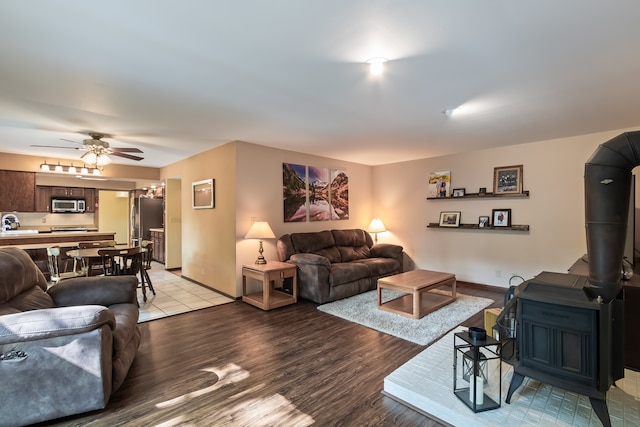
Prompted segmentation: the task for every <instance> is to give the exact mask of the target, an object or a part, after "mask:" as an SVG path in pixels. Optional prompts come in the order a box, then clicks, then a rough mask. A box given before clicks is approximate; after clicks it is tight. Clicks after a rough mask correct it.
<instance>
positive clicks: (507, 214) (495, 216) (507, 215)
mask: <svg viewBox="0 0 640 427" xmlns="http://www.w3.org/2000/svg"><path fill="white" fill-rule="evenodd" d="M491 218H492V224H491V225H493V226H494V227H511V209H493V210H492V211H491Z"/></svg>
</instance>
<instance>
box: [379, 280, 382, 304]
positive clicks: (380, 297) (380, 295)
mask: <svg viewBox="0 0 640 427" xmlns="http://www.w3.org/2000/svg"><path fill="white" fill-rule="evenodd" d="M381 305H382V286H380V284H378V308H380V306H381Z"/></svg>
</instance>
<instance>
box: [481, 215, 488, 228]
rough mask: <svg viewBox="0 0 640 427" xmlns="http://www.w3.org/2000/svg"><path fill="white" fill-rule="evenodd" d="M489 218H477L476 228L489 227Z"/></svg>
mask: <svg viewBox="0 0 640 427" xmlns="http://www.w3.org/2000/svg"><path fill="white" fill-rule="evenodd" d="M489 224H490V223H489V217H488V216H481V217H479V218H478V227H480V228H485V227H489Z"/></svg>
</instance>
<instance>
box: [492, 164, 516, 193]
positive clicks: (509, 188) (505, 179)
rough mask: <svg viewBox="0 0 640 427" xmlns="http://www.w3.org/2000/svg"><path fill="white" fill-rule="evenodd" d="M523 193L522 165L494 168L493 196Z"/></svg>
mask: <svg viewBox="0 0 640 427" xmlns="http://www.w3.org/2000/svg"><path fill="white" fill-rule="evenodd" d="M519 193H522V165H517V166H502V167H499V168H493V194H519Z"/></svg>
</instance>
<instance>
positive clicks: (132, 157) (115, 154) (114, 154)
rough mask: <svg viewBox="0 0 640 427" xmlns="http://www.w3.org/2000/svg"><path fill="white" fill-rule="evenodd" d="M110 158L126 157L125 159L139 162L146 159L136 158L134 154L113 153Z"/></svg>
mask: <svg viewBox="0 0 640 427" xmlns="http://www.w3.org/2000/svg"><path fill="white" fill-rule="evenodd" d="M110 156H118V157H124V158H125V159H131V160H138V161H140V160H142V159H144V157H138V156H134V155H132V154H126V153H116V152H113V153H111V154H110Z"/></svg>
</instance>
